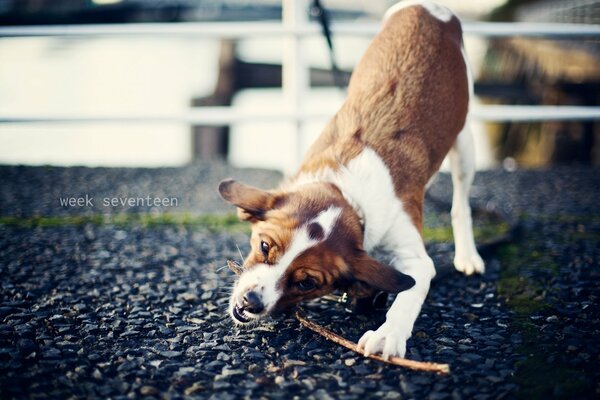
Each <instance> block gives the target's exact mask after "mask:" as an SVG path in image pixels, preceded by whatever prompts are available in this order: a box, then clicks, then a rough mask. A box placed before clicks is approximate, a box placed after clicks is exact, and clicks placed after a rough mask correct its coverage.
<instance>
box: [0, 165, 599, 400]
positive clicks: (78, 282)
mask: <svg viewBox="0 0 600 400" xmlns="http://www.w3.org/2000/svg"><path fill="white" fill-rule="evenodd" d="M599 172H600V171H599V170H594V169H586V168H564V169H556V170H550V171H517V172H513V173H510V172H505V171H490V172H484V173H480V174H478V176H477V178H476V185H475V190H474V196H473V204H474V205H475V207H476V209H477V210H478V212H477V213H476V215H481V214H482V213H483V212H484V211H485V212H490V211H494V212H497V213H499V214H501V215H503V217H504V218H506V219H507V220H508V221H510V222H511V223H512V224H515V226H517V227H518V229H517V231H516V233H515V236H514V237H513V240H512V241H511V242H510V243H505V244H502V245H499V246H496V247H494V248H493V249H490V251H488V252H487V254H486V261H487V272H486V274H485V275H484V276H477V277H464V276H462V275H460V274H458V273H456V272H452V268H451V266H450V261H451V259H452V245H451V244H448V243H430V244H429V249H430V251H431V253H432V254H433V255H434V259H435V261H436V264H437V266H438V268H439V269H440V270H441V271H444V273H442V274H440V277H439V278H437V279H436V280H435V281H434V283H433V285H432V288H431V291H430V294H429V296H428V298H427V300H426V303H425V305H424V307H423V310H422V313H421V315H420V317H419V319H418V320H417V323H416V325H415V329H414V334H413V337H412V338H411V339H410V340H409V343H408V354H407V357H409V358H413V359H418V360H429V361H436V362H446V363H449V364H450V365H451V369H452V373H451V374H450V375H448V376H437V375H434V374H431V373H423V372H414V371H409V370H405V369H401V368H398V367H392V366H387V365H383V364H381V363H378V362H375V361H372V360H367V359H364V358H362V357H360V356H358V355H356V354H354V353H352V352H348V351H346V350H345V349H343V348H341V347H339V346H337V345H334V344H332V343H330V342H327V341H326V340H324V339H323V338H321V337H319V336H317V335H315V334H314V333H312V332H311V331H308V330H306V329H304V328H302V327H300V326H299V324H298V322H297V321H295V320H294V319H293V318H291V317H289V316H288V317H283V318H280V319H277V320H270V321H267V322H265V323H264V324H262V325H259V326H256V327H255V328H253V329H251V330H249V329H239V328H236V327H234V326H233V324H232V322H231V321H230V320H229V317H227V316H226V314H225V310H226V304H227V301H228V292H229V290H230V287H231V285H232V283H233V276H232V274H231V273H230V272H229V271H228V270H227V269H226V268H222V267H223V265H224V261H225V260H226V259H228V258H233V259H239V255H238V253H237V249H236V245H239V247H240V248H241V250H242V251H246V250H247V248H248V245H247V237H246V234H244V233H236V232H232V231H228V230H227V229H223V230H222V231H214V230H212V231H208V230H206V229H203V228H202V227H190V226H184V225H177V224H171V225H164V226H156V227H141V226H114V225H110V224H100V225H97V224H84V225H81V226H78V225H69V224H66V225H57V226H44V227H35V226H34V227H27V228H24V227H19V226H16V225H14V224H11V223H7V222H6V221H5V222H3V223H0V273H1V274H2V277H3V278H2V282H1V285H2V286H1V288H2V289H1V292H0V398H2V399H5V398H48V397H49V398H67V397H75V398H84V397H85V398H108V397H110V398H138V397H150V398H152V397H157V398H158V397H160V398H183V397H198V398H215V399H227V398H232V399H233V398H244V397H247V398H261V397H264V398H284V399H289V398H293V397H294V396H296V397H297V398H300V399H304V398H316V399H327V398H335V399H362V398H364V397H365V396H366V397H379V398H417V399H422V398H429V399H445V398H452V399H458V398H465V399H488V398H489V399H499V398H527V399H529V398H569V399H577V398H582V399H583V398H598V396H600V386H599V382H600V369H599V368H598V366H599V360H600V345H599V343H598V339H597V338H598V337H599V333H600V332H599V330H600V313H599V309H598V297H599V296H600V289H599V288H598V285H597V282H598V279H599V278H600V270H599V268H598V266H599V265H598V260H600V254H599V253H600V248H599V246H598V243H600V240H599V239H600V202H598V198H600V196H599V194H600V186H599V185H598V182H599V180H598V178H599V177H600V174H599ZM226 176H234V177H236V178H240V179H241V180H244V181H247V182H250V183H253V184H256V185H259V186H262V187H270V186H273V185H274V183H275V181H277V180H278V179H279V177H278V176H277V174H274V173H271V172H267V171H258V170H235V169H233V168H231V167H228V166H226V165H221V164H197V165H193V166H190V167H186V168H180V169H158V170H150V169H89V168H46V167H38V168H33V167H0V185H1V187H2V188H3V190H2V191H1V192H0V216H1V217H6V216H18V217H20V218H29V217H31V216H36V215H42V216H50V215H59V216H60V215H70V214H81V213H98V212H101V213H117V212H140V211H144V212H146V211H148V212H157V211H158V212H160V211H164V210H163V209H160V207H159V208H158V209H155V208H154V209H153V208H152V207H145V208H144V207H142V208H140V207H133V208H126V207H116V208H115V207H99V206H97V205H95V207H88V208H85V207H79V208H78V207H61V206H60V204H59V201H58V198H59V197H64V196H85V195H86V194H88V195H89V196H92V197H94V198H95V199H101V198H103V197H106V196H108V197H118V196H146V195H148V194H150V195H151V196H157V197H159V196H175V197H178V198H179V199H180V202H179V204H178V206H177V207H176V208H175V209H171V210H169V211H176V212H190V213H215V212H226V211H231V210H230V209H228V208H227V207H226V206H224V205H222V204H221V202H220V201H219V200H218V197H217V194H216V192H215V189H214V188H215V184H216V182H218V181H219V180H220V179H221V178H223V177H226ZM449 188H450V180H449V177H448V176H447V175H443V174H442V175H440V176H439V177H438V179H437V181H436V182H435V183H434V185H433V186H432V187H431V189H430V196H429V203H428V208H427V210H428V214H429V215H431V214H433V217H429V218H428V221H434V222H433V223H434V224H435V223H436V222H435V221H447V220H448V215H447V208H448V207H449V205H448V204H449V203H448V202H449V193H450V192H449ZM476 218H477V217H476ZM305 308H306V310H307V312H308V313H309V315H310V316H311V318H312V319H314V320H315V321H317V322H319V323H321V324H323V325H325V326H327V327H329V328H330V329H332V330H334V331H336V332H338V333H340V334H342V335H343V336H345V337H347V338H349V339H352V340H357V339H358V338H359V337H360V335H361V334H362V332H363V331H364V330H365V329H372V328H375V327H377V325H378V323H380V322H381V321H382V316H381V315H379V316H377V315H376V316H362V315H355V314H352V313H348V312H346V311H345V310H344V309H343V307H342V306H340V305H338V304H336V303H331V302H326V301H317V302H313V303H310V304H308V305H306V307H305Z"/></svg>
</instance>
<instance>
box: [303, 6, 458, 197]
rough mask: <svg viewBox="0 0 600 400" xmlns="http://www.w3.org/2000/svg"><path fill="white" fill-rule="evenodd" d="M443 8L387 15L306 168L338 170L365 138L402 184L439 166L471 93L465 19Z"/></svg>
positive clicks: (420, 182) (416, 181) (422, 179)
mask: <svg viewBox="0 0 600 400" xmlns="http://www.w3.org/2000/svg"><path fill="white" fill-rule="evenodd" d="M400 5H402V3H400ZM436 7H440V6H436ZM439 10H441V13H437V14H436V13H434V12H433V13H432V10H431V9H428V8H427V7H425V6H421V5H414V6H409V7H404V8H401V9H399V10H397V11H395V12H393V13H391V15H389V16H388V18H387V20H386V22H385V24H384V26H383V28H382V31H381V32H380V33H379V34H378V35H377V37H376V38H375V39H374V40H373V42H372V44H371V45H370V46H369V48H368V49H367V51H366V53H365V54H364V56H363V58H362V60H361V62H360V63H359V64H358V65H357V66H356V68H355V70H354V72H353V74H352V79H351V81H350V84H349V87H348V100H347V101H346V102H345V104H344V105H343V107H342V108H341V109H340V111H339V112H338V113H337V114H336V116H335V117H333V119H332V120H331V121H330V122H329V124H328V125H327V127H326V128H325V131H324V133H323V134H322V135H321V137H320V138H319V140H318V141H317V142H315V143H314V145H313V146H312V148H311V149H310V150H309V152H308V154H307V155H306V158H305V162H304V164H303V166H302V167H301V173H302V172H314V171H317V170H319V169H320V168H323V167H329V168H332V169H334V170H335V169H336V168H337V167H336V165H338V166H339V164H345V163H346V162H347V161H348V160H351V159H353V158H354V157H356V156H357V155H358V154H359V153H360V152H361V151H362V150H363V149H364V147H365V146H368V147H370V148H372V149H373V150H375V152H376V153H377V154H378V155H379V156H380V157H381V158H382V160H383V161H384V162H385V164H386V165H387V166H388V168H389V171H390V173H391V174H392V176H393V178H394V183H395V184H396V189H397V191H399V190H401V188H406V189H407V190H413V188H414V187H422V186H424V185H425V183H426V182H427V181H428V180H429V178H430V177H431V176H432V175H433V173H435V172H436V171H437V170H438V168H439V166H440V164H441V162H442V161H443V159H444V157H445V155H446V154H447V153H448V150H449V149H450V147H451V146H452V144H453V143H454V141H455V138H456V136H457V135H458V133H459V132H460V130H461V129H462V128H463V126H464V124H465V119H466V115H467V109H468V98H469V89H468V81H467V73H466V66H465V60H464V58H463V53H462V29H461V26H460V22H459V21H458V19H457V18H456V17H455V16H454V15H453V14H451V13H450V11H448V10H447V9H445V8H442V7H440V8H439ZM444 10H445V11H447V14H443V12H444ZM441 83H442V84H441ZM407 186H410V187H407ZM398 194H399V195H400V193H398Z"/></svg>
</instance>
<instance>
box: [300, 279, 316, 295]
mask: <svg viewBox="0 0 600 400" xmlns="http://www.w3.org/2000/svg"><path fill="white" fill-rule="evenodd" d="M296 286H298V289H300V290H302V291H304V292H308V291H309V290H313V289H314V288H316V287H317V284H316V282H315V281H314V279H311V278H306V279H303V280H301V281H300V282H297V283H296Z"/></svg>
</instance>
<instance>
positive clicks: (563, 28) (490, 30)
mask: <svg viewBox="0 0 600 400" xmlns="http://www.w3.org/2000/svg"><path fill="white" fill-rule="evenodd" d="M380 28H381V23H379V22H361V23H355V22H338V23H336V24H334V25H332V31H333V33H334V34H338V35H343V36H374V35H375V34H376V33H377V32H379V29H380ZM463 31H464V32H465V34H468V35H477V36H482V37H509V36H510V37H514V36H527V37H538V38H539V37H544V38H553V39H558V38H563V39H568V38H581V37H594V36H595V37H597V36H600V25H584V24H562V23H561V24H559V23H522V22H469V21H465V22H463ZM320 34H321V27H320V26H319V25H317V24H304V25H300V26H298V27H293V28H291V27H286V26H283V25H282V24H281V23H280V22H275V21H273V22H182V23H137V24H131V23H129V24H91V25H40V26H4V27H0V37H35V36H65V37H68V36H136V35H137V36H140V35H141V36H147V35H158V36H164V35H169V36H173V35H184V36H188V35H192V36H204V37H215V38H232V39H234V38H241V37H255V36H271V35H282V36H283V35H294V36H313V35H320Z"/></svg>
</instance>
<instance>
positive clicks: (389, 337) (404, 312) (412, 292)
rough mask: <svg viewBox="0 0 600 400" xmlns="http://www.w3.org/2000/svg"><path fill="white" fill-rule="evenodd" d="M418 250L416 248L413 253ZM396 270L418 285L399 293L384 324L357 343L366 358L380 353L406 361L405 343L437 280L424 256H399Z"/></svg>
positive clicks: (423, 250)
mask: <svg viewBox="0 0 600 400" xmlns="http://www.w3.org/2000/svg"><path fill="white" fill-rule="evenodd" d="M412 250H413V251H414V250H415V249H414V248H413V249H412ZM398 253H399V252H396V259H395V261H394V262H393V267H394V268H397V269H398V270H399V271H401V272H402V273H404V274H407V275H410V276H411V277H412V278H413V279H414V280H415V285H414V286H413V287H412V288H410V289H409V290H406V291H404V292H401V293H398V295H396V299H395V300H394V303H393V304H392V306H391V307H390V309H389V310H388V312H387V314H386V320H385V322H384V323H383V324H382V325H381V326H380V327H379V328H378V329H377V330H375V331H367V332H365V334H364V335H363V336H362V337H361V338H360V340H359V341H358V347H359V348H361V349H364V351H365V353H366V354H367V355H369V354H375V353H381V354H382V356H383V358H385V359H388V358H389V357H390V356H398V357H404V354H405V353H406V341H407V340H408V338H409V337H410V336H411V334H412V329H413V325H414V323H415V321H416V319H417V317H418V316H419V312H420V311H421V306H422V305H423V302H424V301H425V297H427V292H429V284H430V282H431V279H433V277H434V276H435V268H434V266H433V261H432V260H431V258H430V257H429V256H428V255H427V253H426V252H425V248H424V247H423V248H422V251H418V254H414V253H413V252H412V251H411V252H410V253H412V254H398Z"/></svg>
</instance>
